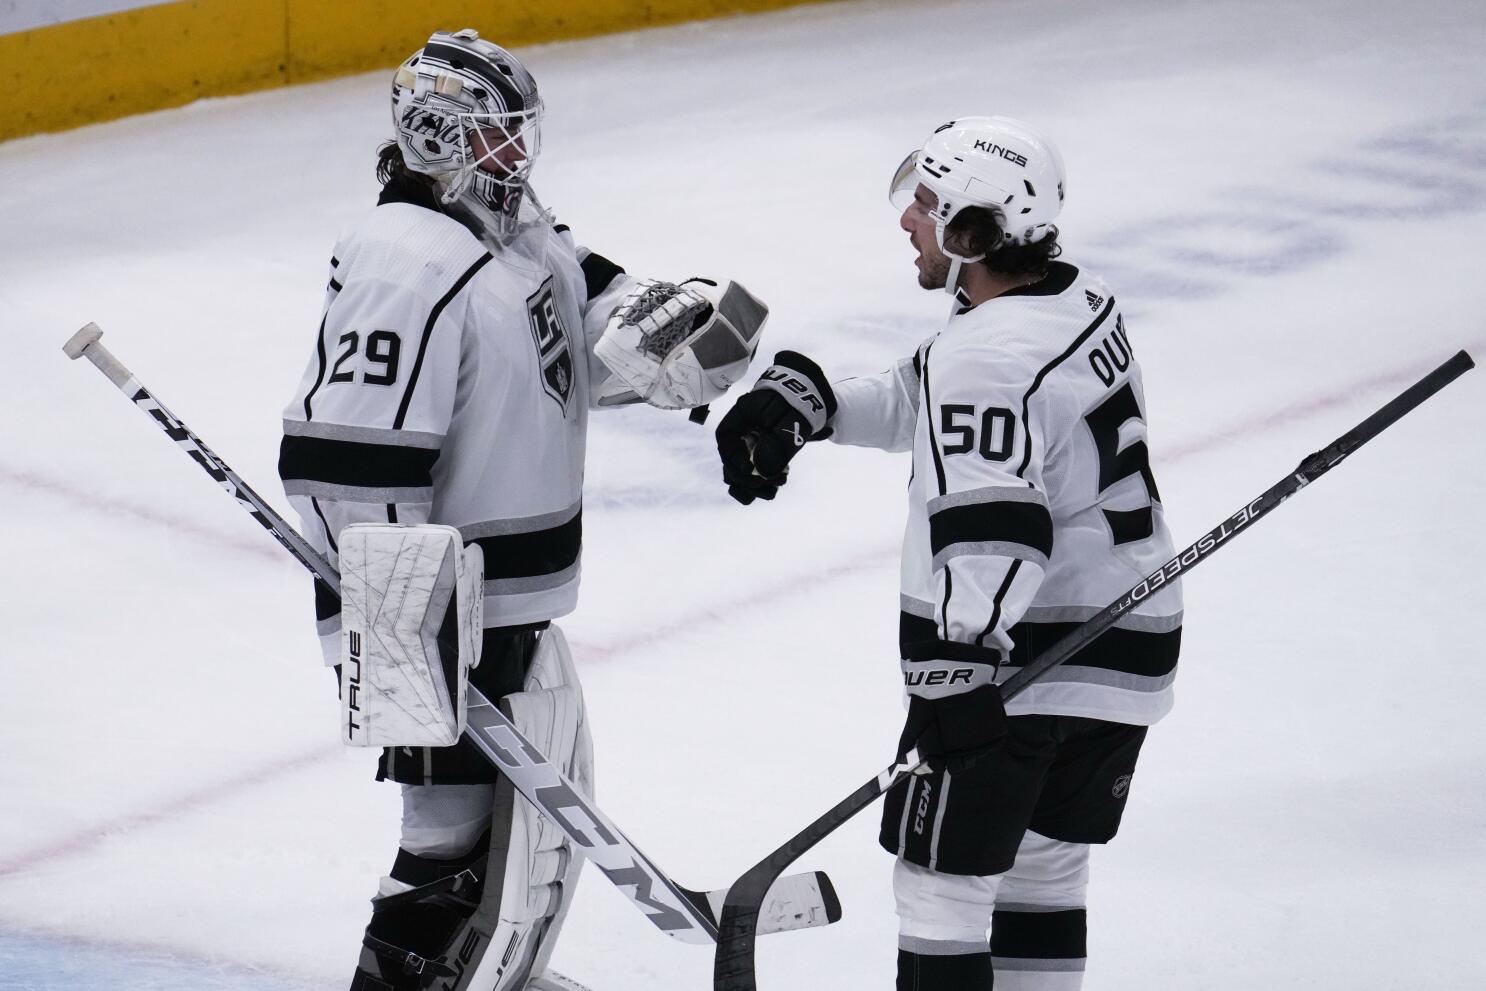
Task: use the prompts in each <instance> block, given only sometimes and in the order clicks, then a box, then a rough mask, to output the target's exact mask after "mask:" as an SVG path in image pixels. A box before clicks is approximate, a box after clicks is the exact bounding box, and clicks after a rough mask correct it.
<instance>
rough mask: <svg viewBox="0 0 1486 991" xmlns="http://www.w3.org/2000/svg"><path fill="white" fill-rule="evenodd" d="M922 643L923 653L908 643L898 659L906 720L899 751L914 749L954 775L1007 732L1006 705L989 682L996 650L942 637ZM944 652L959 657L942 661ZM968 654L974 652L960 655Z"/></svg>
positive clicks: (996, 664)
mask: <svg viewBox="0 0 1486 991" xmlns="http://www.w3.org/2000/svg"><path fill="white" fill-rule="evenodd" d="M921 646H922V647H923V648H925V649H924V650H923V651H922V653H920V652H919V651H918V650H915V649H914V646H913V645H910V646H909V651H908V652H909V654H910V657H909V658H905V659H904V660H903V682H904V684H905V685H906V687H907V690H908V718H907V720H905V721H904V723H903V735H902V736H901V737H900V738H899V739H898V754H899V756H900V757H901V756H902V755H904V754H907V753H908V751H910V750H913V749H914V748H917V749H918V755H919V756H920V757H922V758H925V759H927V760H928V761H929V762H930V765H931V766H934V767H936V768H937V767H938V766H940V765H942V766H945V767H947V768H949V770H950V772H951V773H958V772H961V771H964V770H966V769H968V768H970V767H972V766H974V764H975V763H976V762H977V761H979V760H980V759H981V758H983V757H985V756H986V754H988V753H990V752H991V751H992V750H994V749H995V748H996V745H997V744H998V743H999V742H1000V741H1001V738H1002V737H1004V736H1005V735H1006V706H1005V704H1004V703H1003V702H1002V701H1001V691H1000V689H998V688H997V687H996V685H995V683H994V682H995V677H996V670H997V668H998V667H999V660H1000V654H999V653H998V652H996V651H993V650H989V649H984V648H977V647H972V646H970V645H968V644H958V643H956V644H949V643H945V642H943V641H935V642H934V643H933V644H927V643H926V644H923V645H921ZM945 653H951V656H954V655H955V654H960V655H961V656H960V657H957V658H956V659H955V660H945V659H943V658H944V655H945ZM971 653H973V654H974V655H977V656H974V657H969V656H965V655H969V654H971ZM982 654H983V655H985V656H983V657H982V656H979V655H982ZM914 655H917V656H914Z"/></svg>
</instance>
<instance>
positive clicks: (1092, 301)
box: [1084, 289, 1104, 313]
mask: <svg viewBox="0 0 1486 991" xmlns="http://www.w3.org/2000/svg"><path fill="white" fill-rule="evenodd" d="M1084 299H1086V300H1088V301H1089V309H1091V310H1093V311H1094V312H1095V313H1098V312H1099V307H1101V306H1103V305H1104V297H1103V296H1101V295H1099V294H1098V293H1096V292H1095V291H1094V290H1092V289H1085V290H1084Z"/></svg>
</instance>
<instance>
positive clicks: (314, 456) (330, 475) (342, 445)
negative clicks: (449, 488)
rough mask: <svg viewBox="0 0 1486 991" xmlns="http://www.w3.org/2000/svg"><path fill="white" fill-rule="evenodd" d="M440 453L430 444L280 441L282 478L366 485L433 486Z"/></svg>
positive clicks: (313, 439)
mask: <svg viewBox="0 0 1486 991" xmlns="http://www.w3.org/2000/svg"><path fill="white" fill-rule="evenodd" d="M438 457H439V452H438V451H437V450H434V449H430V448H426V447H398V446H394V445H391V444H362V443H357V442H355V441H346V440H328V439H326V438H324V437H295V436H292V435H291V436H287V437H285V438H284V439H283V440H282V441H281V442H280V443H279V477H280V478H282V479H283V480H284V481H285V482H289V481H310V482H321V483H325V484H328V485H350V486H356V487H364V488H376V489H393V488H409V489H416V488H429V487H430V486H432V485H433V465H434V462H435V461H437V460H438Z"/></svg>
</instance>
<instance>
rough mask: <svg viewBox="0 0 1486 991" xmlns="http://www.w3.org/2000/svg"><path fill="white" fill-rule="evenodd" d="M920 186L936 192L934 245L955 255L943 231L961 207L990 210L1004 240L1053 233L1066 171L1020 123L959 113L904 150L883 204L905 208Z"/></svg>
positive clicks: (1029, 240) (1048, 146)
mask: <svg viewBox="0 0 1486 991" xmlns="http://www.w3.org/2000/svg"><path fill="white" fill-rule="evenodd" d="M920 184H923V185H925V186H927V187H928V188H929V189H930V190H932V191H933V192H934V194H935V195H936V196H938V197H939V202H938V204H937V205H936V206H935V208H934V210H933V211H932V213H933V217H934V220H935V231H936V235H937V238H938V241H939V249H940V250H941V251H944V252H945V253H946V254H948V255H951V256H952V257H955V256H954V253H953V252H951V251H949V250H947V249H946V248H945V247H944V229H945V227H946V226H948V225H949V223H950V221H952V220H954V218H955V216H956V215H957V214H958V213H959V212H960V211H961V210H963V209H965V208H966V207H971V206H977V207H984V208H986V209H988V210H991V211H993V212H994V213H995V214H996V220H997V223H998V224H999V225H1000V227H1001V229H1002V231H1003V234H1002V239H1003V242H1004V243H1006V244H1035V243H1036V242H1038V241H1041V240H1042V239H1043V238H1045V237H1047V236H1048V235H1049V234H1055V233H1056V232H1057V228H1056V227H1054V226H1053V221H1054V220H1056V219H1057V217H1058V212H1059V211H1060V210H1061V209H1062V208H1063V194H1064V190H1065V186H1066V184H1067V176H1066V174H1065V173H1064V171H1063V156H1062V155H1061V154H1059V153H1058V149H1057V147H1056V146H1054V145H1053V143H1052V142H1051V141H1049V140H1048V139H1047V138H1045V137H1043V136H1042V135H1041V134H1038V133H1037V132H1036V131H1034V130H1033V129H1032V128H1031V127H1029V126H1027V125H1026V124H1024V123H1022V122H1021V121H1019V120H1014V119H1012V118H1010V117H1002V116H995V117H961V118H959V119H958V120H952V121H950V122H949V123H948V124H942V125H940V126H939V127H938V128H936V129H935V131H934V133H933V134H931V135H929V140H928V141H926V142H924V146H923V147H922V148H920V149H919V150H917V151H914V152H911V153H909V155H908V157H907V158H905V159H904V160H903V164H901V165H899V166H898V171H897V172H896V173H895V174H894V176H893V184H892V187H891V188H890V189H889V191H888V199H889V201H890V202H891V203H892V204H893V205H894V206H895V207H897V208H898V209H899V210H902V209H905V208H906V207H907V206H908V204H909V203H911V202H912V201H913V197H914V195H915V193H916V191H917V189H918V186H919V185H920ZM983 257H985V256H984V255H979V256H976V257H974V258H961V260H962V261H967V262H971V261H979V260H980V259H981V258H983Z"/></svg>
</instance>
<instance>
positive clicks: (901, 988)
mask: <svg viewBox="0 0 1486 991" xmlns="http://www.w3.org/2000/svg"><path fill="white" fill-rule="evenodd" d="M991 980H992V978H991V955H990V954H989V953H958V954H953V955H946V956H940V955H938V954H927V953H914V952H912V951H910V950H899V951H898V991H990V988H991Z"/></svg>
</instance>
